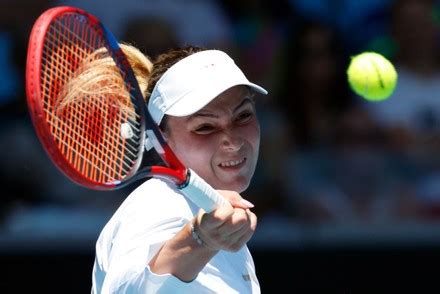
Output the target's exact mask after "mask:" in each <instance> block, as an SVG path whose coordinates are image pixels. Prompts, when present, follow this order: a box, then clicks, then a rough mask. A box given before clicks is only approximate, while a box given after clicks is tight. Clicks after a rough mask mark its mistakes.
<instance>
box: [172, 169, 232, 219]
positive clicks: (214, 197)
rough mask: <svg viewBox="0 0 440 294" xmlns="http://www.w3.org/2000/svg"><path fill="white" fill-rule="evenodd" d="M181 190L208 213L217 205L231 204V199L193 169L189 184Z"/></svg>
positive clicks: (190, 173)
mask: <svg viewBox="0 0 440 294" xmlns="http://www.w3.org/2000/svg"><path fill="white" fill-rule="evenodd" d="M180 190H181V191H182V192H183V194H185V196H186V197H187V198H189V199H190V200H191V201H192V202H194V203H195V204H196V205H197V206H198V207H200V208H203V209H204V210H205V211H206V212H208V213H209V212H211V211H213V210H214V209H215V208H216V207H219V206H223V205H231V204H230V203H229V201H227V200H226V199H225V198H224V197H223V196H222V195H220V193H218V192H217V191H216V190H215V189H214V188H212V187H211V185H209V184H208V183H207V182H205V180H204V179H202V178H201V177H200V176H199V175H198V174H196V173H195V171H193V170H191V169H190V172H189V181H188V184H187V185H186V186H185V187H183V188H181V189H180Z"/></svg>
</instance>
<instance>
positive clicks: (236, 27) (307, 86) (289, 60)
mask: <svg viewBox="0 0 440 294" xmlns="http://www.w3.org/2000/svg"><path fill="white" fill-rule="evenodd" d="M439 4H440V3H439V1H434V0H327V1H325V0H313V1H310V0H272V1H262V0H260V1H258V0H243V1H233V0H223V1H215V0H187V1H183V0H162V1H154V0H125V1H117V0H94V1H88V0H77V1H75V0H71V1H68V0H64V1H63V0H60V1H55V0H32V1H31V0H1V1H0V81H1V82H0V163H1V166H0V182H1V186H2V190H1V192H0V193H1V199H2V201H1V204H0V261H1V264H2V265H3V270H2V272H3V274H2V277H1V278H0V289H2V292H4V293H26V292H28V291H32V292H38V293H89V292H90V287H91V271H92V266H93V258H94V244H95V241H96V239H97V237H98V234H99V232H100V230H101V229H102V227H103V225H104V224H105V222H106V221H107V220H108V219H109V217H110V216H111V214H112V213H113V212H114V211H115V209H116V208H117V207H118V205H119V204H120V203H121V201H122V200H123V199H124V197H126V195H127V193H129V192H130V191H131V190H132V189H133V188H134V186H135V185H136V184H135V185H133V186H131V187H127V188H124V189H122V190H119V191H115V192H97V191H90V190H87V189H85V188H82V187H79V186H76V185H74V184H72V183H71V182H70V181H69V180H67V179H66V178H65V177H64V176H63V175H62V174H61V173H60V172H59V171H58V170H57V169H56V168H55V167H54V166H53V164H52V163H51V162H50V160H49V158H48V156H47V155H46V154H45V153H44V151H43V149H42V147H41V146H40V145H39V143H38V140H37V138H36V135H35V133H34V131H33V127H32V125H31V123H30V118H29V116H28V113H27V108H26V102H25V88H24V70H25V64H26V49H27V38H28V36H29V33H30V29H31V27H32V24H33V22H34V21H35V20H36V18H37V17H38V15H39V14H40V13H42V12H43V11H44V10H45V9H46V8H49V7H53V6H57V5H73V6H77V7H80V8H83V9H86V10H88V11H89V12H91V13H93V14H95V15H96V16H98V17H99V18H101V20H102V21H103V22H104V23H105V24H106V25H107V26H108V27H109V28H110V30H111V31H113V32H114V34H115V35H116V36H117V38H118V39H119V40H121V41H125V42H129V43H132V44H134V45H136V46H137V47H139V48H141V49H142V50H143V51H144V53H146V54H147V55H149V56H150V57H152V58H154V57H155V56H156V55H157V54H158V53H160V52H163V51H165V50H167V49H169V48H172V47H175V46H178V45H184V44H193V45H199V46H204V47H209V48H218V49H222V50H225V51H227V52H228V53H230V55H231V56H232V57H233V58H234V59H235V61H236V63H237V64H239V65H240V66H241V67H242V69H243V70H244V72H245V73H246V74H247V76H248V77H249V79H251V80H252V81H255V82H256V83H259V84H261V85H263V86H264V87H265V88H266V89H268V90H269V92H270V95H269V96H267V97H262V98H261V100H260V101H258V108H259V116H260V120H261V125H262V136H263V138H262V146H261V156H260V162H259V166H258V171H257V173H256V176H255V179H254V181H253V183H252V187H251V188H250V189H249V190H248V191H246V193H245V197H246V198H247V199H249V200H250V201H252V202H253V203H254V204H255V205H256V207H255V211H256V213H257V215H258V217H259V226H258V228H257V231H256V233H255V235H254V238H253V239H252V240H251V242H250V243H249V247H250V248H251V250H252V251H253V253H254V259H255V263H256V268H257V274H258V275H259V277H260V282H261V287H262V291H263V293H274V292H280V291H281V289H285V290H283V292H287V293H322V292H324V291H325V293H332V292H335V293H372V292H373V291H375V292H382V291H384V290H385V289H391V290H392V292H393V293H394V292H397V291H402V290H407V289H408V287H410V286H415V287H417V289H418V290H417V291H416V293H420V292H423V291H422V290H421V289H423V288H424V287H431V289H437V291H433V292H438V289H439V288H440V286H439V285H438V284H437V277H436V272H435V270H431V269H430V268H431V267H433V268H434V269H435V268H436V267H437V265H438V264H439V261H440V247H439V246H440V50H439V48H440V39H439V37H440V34H439V33H440V5H439ZM363 51H376V52H379V53H381V54H383V55H385V56H386V57H388V58H389V59H390V60H391V61H393V62H394V64H395V66H396V69H397V72H398V74H399V80H398V84H397V87H396V90H395V92H394V93H393V95H392V96H391V97H390V98H389V99H388V100H386V101H383V102H379V103H372V102H367V101H366V100H363V99H362V98H361V97H358V96H356V95H355V94H354V93H353V92H352V91H351V89H350V88H349V85H348V84H347V81H346V73H345V70H346V68H347V66H348V63H349V62H350V58H351V57H352V56H353V55H355V54H358V53H360V52H363Z"/></svg>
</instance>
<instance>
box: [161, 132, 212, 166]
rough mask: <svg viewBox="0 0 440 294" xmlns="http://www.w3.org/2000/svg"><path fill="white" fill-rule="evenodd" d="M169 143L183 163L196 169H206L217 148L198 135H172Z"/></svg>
mask: <svg viewBox="0 0 440 294" xmlns="http://www.w3.org/2000/svg"><path fill="white" fill-rule="evenodd" d="M168 143H169V145H170V147H171V149H173V151H174V153H175V154H176V155H177V157H178V158H179V159H180V160H181V161H182V163H183V164H184V165H185V166H186V167H189V168H192V169H194V170H200V169H201V168H203V167H204V168H205V169H206V168H207V167H208V165H209V163H210V160H211V158H212V155H213V151H212V150H215V149H214V146H213V144H212V142H209V141H207V140H201V139H199V138H198V137H197V136H176V137H171V138H169V140H168ZM211 145H212V146H211Z"/></svg>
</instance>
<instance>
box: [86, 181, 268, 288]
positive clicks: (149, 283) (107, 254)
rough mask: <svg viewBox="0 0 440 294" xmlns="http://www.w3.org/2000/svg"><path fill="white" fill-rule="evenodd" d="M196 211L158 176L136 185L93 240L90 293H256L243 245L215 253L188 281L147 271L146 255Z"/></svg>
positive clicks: (175, 231)
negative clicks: (233, 249) (94, 240)
mask: <svg viewBox="0 0 440 294" xmlns="http://www.w3.org/2000/svg"><path fill="white" fill-rule="evenodd" d="M198 209H199V208H198V207H197V206H196V205H195V204H193V203H192V202H191V201H189V200H188V199H187V198H186V197H184V196H183V195H182V194H180V193H179V191H178V190H177V189H176V188H174V187H173V186H172V185H171V184H168V183H166V182H164V181H162V180H159V179H150V180H148V181H146V182H145V183H143V184H142V185H141V186H139V187H138V188H137V189H136V190H135V191H133V193H131V194H130V195H129V196H128V197H127V199H126V200H125V201H124V202H123V203H122V205H121V206H120V207H119V208H118V210H117V211H116V212H115V214H114V215H113V216H112V218H111V219H110V221H109V222H108V223H107V224H106V226H105V227H104V229H103V230H102V232H101V234H100V236H99V238H98V241H97V244H96V258H95V264H94V268H93V286H92V293H173V294H174V293H191V294H194V293H260V286H259V283H258V280H257V277H256V275H255V266H254V262H253V260H252V256H251V254H250V252H249V250H248V248H247V246H244V247H243V248H242V249H241V250H239V251H238V252H235V253H231V252H226V251H220V252H219V253H217V254H216V255H215V256H214V257H213V258H212V259H211V260H210V262H209V263H208V264H207V265H206V266H205V267H204V268H203V270H202V271H201V272H200V273H199V274H198V276H197V278H196V279H194V280H193V281H192V282H188V283H187V282H183V281H181V280H179V279H178V278H176V277H174V276H173V275H171V274H164V275H158V274H155V273H153V272H152V271H151V270H150V268H149V267H148V263H149V261H150V260H151V258H152V257H153V256H154V255H155V254H156V253H157V252H158V250H159V249H160V248H161V246H162V245H163V244H164V242H165V241H166V240H168V239H170V238H172V237H173V236H174V235H175V234H176V233H177V232H179V231H180V230H181V229H182V228H183V227H184V226H185V224H186V223H187V222H189V221H190V220H191V219H192V218H193V217H194V215H195V214H196V213H197V212H198Z"/></svg>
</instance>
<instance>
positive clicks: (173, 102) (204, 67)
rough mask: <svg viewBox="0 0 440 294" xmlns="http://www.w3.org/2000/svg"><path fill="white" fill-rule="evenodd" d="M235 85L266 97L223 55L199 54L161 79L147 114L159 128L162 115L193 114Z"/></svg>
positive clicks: (171, 68) (219, 52)
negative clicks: (247, 87) (246, 87)
mask: <svg viewBox="0 0 440 294" xmlns="http://www.w3.org/2000/svg"><path fill="white" fill-rule="evenodd" d="M238 85H245V86H249V87H250V88H251V89H253V90H255V91H257V92H259V93H262V94H264V95H266V94H267V91H266V90H265V89H263V88H262V87H260V86H258V85H256V84H254V83H251V82H249V80H248V79H247V78H246V76H245V75H244V74H243V72H242V71H241V70H240V68H238V66H237V65H236V64H235V63H234V61H233V60H232V59H231V58H230V57H229V56H228V55H227V54H226V53H224V52H222V51H219V50H206V51H200V52H197V53H194V54H192V55H190V56H188V57H186V58H184V59H182V60H180V61H179V62H177V63H176V64H174V65H173V66H171V67H170V68H169V69H168V70H167V71H166V72H165V73H164V74H163V75H162V77H161V78H160V79H159V81H158V82H157V83H156V86H155V87H154V89H153V93H151V97H150V99H149V101H148V111H149V112H150V114H151V116H152V117H153V120H154V121H155V122H156V123H157V124H160V122H161V121H162V118H163V117H164V115H165V114H167V115H171V116H187V115H191V114H194V113H196V112H197V111H199V110H200V109H202V108H203V107H204V106H206V105H207V104H208V103H209V102H211V101H212V100H213V99H214V98H215V97H217V96H218V95H220V94H221V93H223V92H224V91H226V90H228V89H229V88H232V87H234V86H238Z"/></svg>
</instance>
